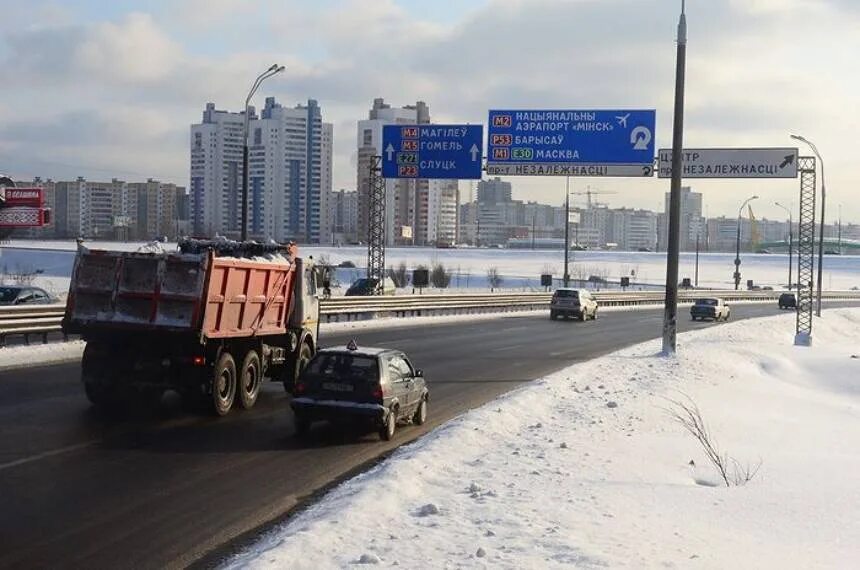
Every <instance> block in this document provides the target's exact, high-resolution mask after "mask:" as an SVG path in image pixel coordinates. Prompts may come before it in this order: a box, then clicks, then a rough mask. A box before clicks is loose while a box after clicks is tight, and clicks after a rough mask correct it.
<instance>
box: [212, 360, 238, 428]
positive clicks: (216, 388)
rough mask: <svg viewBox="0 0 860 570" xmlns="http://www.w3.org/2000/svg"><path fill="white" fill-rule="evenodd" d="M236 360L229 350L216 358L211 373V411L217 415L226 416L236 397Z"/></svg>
mask: <svg viewBox="0 0 860 570" xmlns="http://www.w3.org/2000/svg"><path fill="white" fill-rule="evenodd" d="M237 385H238V382H237V379H236V361H235V360H233V356H232V355H231V354H230V353H229V352H224V353H222V354H221V357H220V358H218V363H217V364H216V365H215V369H214V371H213V374H212V411H213V412H215V414H216V415H218V416H226V415H227V414H229V413H230V409H231V408H232V407H233V402H234V401H235V399H236V388H237Z"/></svg>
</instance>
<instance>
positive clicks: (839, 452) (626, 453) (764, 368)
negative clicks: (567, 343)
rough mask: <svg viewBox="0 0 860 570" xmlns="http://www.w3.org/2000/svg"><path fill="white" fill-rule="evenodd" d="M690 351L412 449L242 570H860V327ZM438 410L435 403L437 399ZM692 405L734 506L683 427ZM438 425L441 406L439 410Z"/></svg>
mask: <svg viewBox="0 0 860 570" xmlns="http://www.w3.org/2000/svg"><path fill="white" fill-rule="evenodd" d="M793 325H794V317H793V315H784V316H779V317H773V318H768V319H757V320H751V321H741V322H736V323H731V324H726V325H722V326H715V327H708V328H706V329H703V330H699V331H694V332H689V333H684V334H682V335H681V336H680V337H679V355H678V357H677V358H664V357H660V356H657V355H656V354H657V352H658V349H659V344H658V342H648V343H645V344H642V345H638V346H636V347H633V348H630V349H626V350H622V351H620V352H617V353H614V354H611V355H609V356H606V357H603V358H600V359H597V360H593V361H589V362H586V363H583V364H578V365H575V366H573V367H571V368H568V369H566V370H564V371H561V372H559V373H556V374H554V375H552V376H550V377H548V378H545V379H543V380H541V381H537V382H534V383H532V384H530V385H529V386H527V387H524V388H522V389H519V390H517V391H515V392H513V393H511V394H509V395H508V396H506V397H504V398H502V399H500V400H497V401H495V402H492V403H490V404H488V405H485V406H483V407H481V408H479V409H476V410H473V411H472V412H469V413H467V414H465V415H464V416H461V417H460V418H457V419H455V420H453V421H451V422H448V423H447V424H446V425H444V426H442V427H441V428H439V429H437V430H436V431H434V432H433V433H432V434H430V435H428V436H426V437H424V438H422V439H421V440H420V441H418V442H416V443H413V444H411V445H408V446H405V447H402V448H400V449H399V450H398V451H396V452H395V453H394V454H393V456H392V457H391V458H389V459H388V460H386V461H384V462H383V463H381V464H380V465H379V466H377V467H375V468H373V469H372V470H370V471H368V472H366V473H364V474H362V475H359V476H357V477H355V478H354V479H352V480H350V481H348V482H346V483H344V484H342V485H340V486H339V487H337V488H335V489H334V490H333V491H331V492H329V493H328V495H327V496H326V497H324V498H323V499H322V500H321V501H320V502H319V503H317V504H315V505H313V506H310V507H309V508H307V509H306V510H305V511H303V512H301V513H300V514H298V515H296V516H295V517H293V518H292V519H291V520H290V521H289V522H287V523H285V524H284V525H283V526H282V527H280V528H277V529H275V530H274V531H272V532H271V533H269V534H267V535H266V536H264V537H263V538H262V539H261V540H260V541H259V543H258V544H256V545H254V546H253V547H252V548H250V549H249V550H247V551H246V552H245V553H243V554H241V555H239V556H237V557H235V558H234V559H232V560H231V561H230V562H229V563H228V564H227V566H228V567H231V568H232V567H253V568H291V569H302V568H307V569H314V570H318V569H327V568H352V567H355V565H357V564H366V565H372V566H379V567H393V566H397V567H403V568H512V569H513V568H517V569H520V568H561V567H577V568H580V567H581V568H715V569H717V568H719V569H724V568H756V569H759V568H774V569H777V568H779V569H782V568H834V569H836V568H852V567H856V564H857V561H858V560H860V519H858V516H857V513H858V512H860V492H858V490H857V484H856V483H857V474H858V473H860V449H858V446H857V445H856V443H857V442H858V441H860V413H858V412H860V388H859V387H858V386H860V384H858V383H857V379H858V378H860V359H858V358H857V357H858V356H860V310H857V309H834V310H827V311H826V312H825V316H824V318H823V319H816V320H815V329H814V345H813V346H812V347H811V348H798V347H794V346H793V345H792V337H793V335H792V331H793ZM431 397H432V393H431ZM686 397H689V398H690V399H691V401H693V402H695V403H696V404H697V405H698V407H699V409H700V410H701V412H702V415H703V417H704V419H705V421H706V422H707V424H708V426H709V428H710V430H711V434H712V436H713V439H714V441H716V442H717V444H718V446H719V448H720V450H721V451H722V452H724V453H727V454H728V455H730V456H731V457H733V458H736V459H737V460H738V462H739V463H740V464H741V465H753V466H754V465H756V464H758V463H759V462H761V467H760V469H759V471H758V473H757V475H756V477H755V478H754V479H753V480H752V481H751V482H749V483H748V484H746V485H745V486H732V487H726V486H725V485H723V484H722V482H721V479H720V478H719V477H718V476H717V472H716V471H715V470H714V469H713V468H712V467H711V466H710V465H709V464H708V461H707V460H706V457H705V455H704V453H703V451H702V447H701V446H700V445H699V444H698V443H697V442H696V441H695V440H694V439H693V438H692V437H691V436H690V435H689V434H688V433H686V432H685V431H684V429H683V428H682V427H681V426H680V425H679V424H678V423H677V422H675V421H674V420H672V419H671V418H670V416H669V413H668V411H667V410H669V409H672V408H673V405H672V404H671V403H670V401H669V400H679V399H681V400H683V399H684V398H686ZM430 402H431V407H430V410H431V412H430V413H431V414H432V399H431V401H430Z"/></svg>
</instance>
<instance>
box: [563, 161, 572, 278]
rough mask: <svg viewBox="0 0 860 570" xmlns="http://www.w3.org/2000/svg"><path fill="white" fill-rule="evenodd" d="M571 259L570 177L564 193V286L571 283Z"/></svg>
mask: <svg viewBox="0 0 860 570" xmlns="http://www.w3.org/2000/svg"><path fill="white" fill-rule="evenodd" d="M568 257H570V176H568V177H567V182H566V183H565V191H564V277H563V281H564V286H565V287H567V286H568V283H569V282H570V273H568V270H567V258H568Z"/></svg>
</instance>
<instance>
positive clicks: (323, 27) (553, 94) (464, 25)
mask: <svg viewBox="0 0 860 570" xmlns="http://www.w3.org/2000/svg"><path fill="white" fill-rule="evenodd" d="M687 4H688V6H687V11H688V25H689V45H688V51H687V57H688V60H687V64H688V65H687V116H686V134H685V136H686V140H687V142H688V144H690V146H693V145H695V146H730V145H733V144H738V145H744V146H756V145H758V146H777V145H785V144H790V141H789V140H788V139H787V132H789V131H791V130H796V131H799V132H803V133H804V134H806V135H807V136H809V137H810V138H811V139H813V140H816V142H817V143H818V144H819V146H820V147H821V148H822V151H823V152H827V154H828V156H829V157H832V158H830V159H829V162H828V191H829V192H828V193H830V192H833V193H835V194H838V193H839V192H840V191H841V190H840V188H845V190H844V192H845V196H846V197H847V196H849V194H848V188H850V187H851V186H852V185H853V186H854V187H856V185H857V184H858V183H860V179H858V178H860V177H858V175H857V174H854V168H853V165H852V164H850V162H851V161H850V160H849V157H847V155H845V158H843V157H842V156H840V154H839V152H838V151H840V150H841V149H843V148H850V145H851V144H852V143H853V138H854V133H855V132H857V131H858V130H860V123H858V119H856V118H854V115H853V113H851V112H846V110H849V109H851V110H853V107H854V106H856V104H855V100H856V95H855V94H856V93H857V92H858V91H860V79H858V78H857V77H856V76H854V75H852V74H850V73H846V71H847V70H848V69H849V68H850V65H851V63H850V62H851V61H853V60H851V57H853V54H856V53H860V33H858V32H860V29H858V25H860V18H857V16H858V15H860V10H857V9H855V7H856V4H857V3H856V2H854V1H853V0H818V1H812V0H803V1H801V0H779V1H777V0H743V1H740V0H725V1H723V2H693V1H691V2H688V3H687ZM450 5H451V6H452V8H451V10H454V9H456V8H455V7H453V5H454V3H453V2H452V3H450ZM148 6H149V7H151V11H150V12H148V13H123V14H120V15H119V16H111V17H109V18H108V17H95V19H93V18H94V17H93V16H91V15H90V16H88V17H89V20H87V18H86V17H85V16H84V15H82V14H78V20H77V22H79V23H74V22H72V21H70V20H69V19H68V18H67V17H60V16H57V17H56V18H55V19H54V20H53V21H49V22H48V23H42V22H37V18H36V17H35V16H30V20H29V21H28V20H27V19H26V17H27V16H26V14H25V13H24V12H25V11H17V12H16V13H15V15H14V21H15V23H16V25H15V26H12V27H7V28H5V31H0V76H2V77H14V78H15V80H14V84H15V89H13V90H9V89H7V90H4V91H3V92H0V121H2V124H0V149H2V155H0V168H6V167H7V165H6V164H3V162H4V161H6V160H7V157H11V158H12V159H14V160H15V161H16V162H17V164H24V163H26V162H27V161H30V163H31V164H36V163H35V162H33V161H32V157H36V156H55V155H56V156H57V157H58V162H66V161H73V160H78V159H80V160H82V161H84V162H83V163H84V164H87V165H90V166H91V167H93V168H102V169H103V170H105V171H109V170H110V169H111V168H122V169H123V170H124V171H126V172H154V173H155V174H154V175H156V176H159V177H163V178H164V177H170V178H172V179H174V180H175V181H177V182H179V183H187V177H188V146H187V145H188V142H187V139H188V128H189V125H190V124H191V123H192V122H197V121H199V120H200V113H201V111H202V109H203V106H204V105H205V103H206V102H207V101H213V102H214V103H216V105H217V106H218V108H226V109H230V110H238V109H239V107H240V106H241V103H242V101H243V100H244V98H245V95H246V93H247V89H248V88H249V86H250V83H251V81H252V80H253V78H254V77H255V76H256V74H257V73H258V72H259V71H261V70H263V69H265V68H266V67H268V65H270V64H271V63H274V62H278V63H282V64H285V65H286V66H287V70H286V72H285V73H284V74H281V75H278V76H277V77H275V78H273V79H270V80H268V81H267V82H266V84H265V85H264V87H263V88H262V89H261V90H260V92H259V95H258V99H257V100H256V101H255V102H256V103H257V104H259V103H260V102H261V101H262V98H263V97H264V96H268V95H275V96H277V98H278V100H279V101H280V102H281V103H282V104H285V105H293V104H295V103H298V102H304V101H306V100H307V99H308V98H315V99H318V100H319V101H320V104H321V105H322V108H323V114H324V120H326V121H329V122H333V123H334V124H335V167H334V179H335V187H347V188H349V187H354V185H355V178H356V173H355V162H354V160H353V157H354V154H355V139H356V121H357V120H359V119H362V118H365V117H366V115H367V110H368V108H369V107H370V105H371V102H372V100H373V98H374V97H385V99H386V101H388V102H390V103H391V104H393V105H405V104H409V103H414V102H415V101H416V100H419V99H420V100H424V101H426V102H428V103H429V104H430V106H431V114H432V116H433V118H434V119H435V120H438V121H446V122H471V123H477V122H481V123H483V122H485V121H486V114H487V110H488V109H490V108H500V107H519V108H613V107H618V108H622V107H629V108H656V109H657V111H658V134H657V139H658V140H657V143H658V145H662V146H667V145H668V144H669V143H670V136H671V133H670V126H671V120H672V98H673V85H674V61H675V43H674V39H675V31H676V28H675V26H676V23H677V10H678V6H677V5H676V3H667V2H663V1H662V0H661V1H658V0H653V1H645V0H600V1H597V0H529V1H524V0H516V1H510V0H492V1H488V2H486V3H484V4H482V5H480V6H477V7H473V8H472V9H470V10H468V11H463V12H461V13H452V14H450V15H449V17H447V18H438V17H436V18H434V19H433V20H432V21H431V20H422V19H420V18H417V17H416V16H415V13H414V12H413V11H410V10H407V9H406V8H404V7H403V5H401V4H399V3H397V2H395V1H393V0H379V1H374V2H365V1H361V0H320V1H319V2H316V3H314V5H313V6H309V5H308V3H307V2H300V1H298V0H287V1H275V0H264V1H260V2H255V3H248V2H239V1H237V0H217V1H215V2H209V1H208V0H207V1H206V2H204V1H203V0H188V1H185V2H170V3H164V4H159V3H158V2H153V3H151V4H149V5H148ZM159 6H161V7H159ZM457 7H459V5H458V6H457ZM37 11H38V10H37ZM825 149H826V150H825ZM16 155H17V156H16ZM42 168H43V169H42V170H41V171H39V172H33V173H32V174H42V175H43V176H48V175H52V172H51V171H50V167H49V166H43V167H42ZM27 174H31V173H29V172H28V173H27ZM512 180H513V182H514V185H515V188H516V190H515V192H518V193H519V197H522V198H527V199H540V200H544V201H550V202H553V203H556V202H559V201H560V198H559V196H560V194H559V192H561V190H560V189H561V188H563V181H561V182H560V181H559V180H556V179H525V178H519V179H512ZM582 183H592V184H596V185H601V186H602V187H605V188H607V189H610V188H611V189H615V190H618V192H619V195H618V197H617V202H618V204H619V205H620V204H622V203H628V204H631V205H636V206H646V207H650V208H656V207H657V204H659V203H661V202H662V191H663V190H664V189H665V188H664V187H665V184H663V183H662V182H660V181H640V180H636V181H629V180H600V181H582ZM576 184H577V185H578V184H580V181H576ZM694 185H695V186H696V187H701V188H706V189H707V188H712V187H714V186H711V185H710V183H707V182H698V181H697V182H695V183H694ZM727 187H728V186H727V185H723V186H721V187H719V191H715V192H713V193H712V194H709V196H708V200H709V204H710V205H711V208H712V209H711V213H712V214H713V213H715V212H720V211H721V210H722V209H723V208H725V211H729V210H730V209H731V208H730V207H729V205H730V204H731V203H733V200H734V199H735V198H734V196H735V195H736V194H737V193H738V192H743V188H744V187H745V182H738V183H736V187H737V188H738V190H730V191H726V190H725V188H727ZM714 188H715V187H714ZM831 188H833V190H832V191H831V190H830V189H831ZM732 207H734V208H735V209H736V206H732ZM857 215H858V217H860V206H858V211H857Z"/></svg>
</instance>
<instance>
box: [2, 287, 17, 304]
mask: <svg viewBox="0 0 860 570" xmlns="http://www.w3.org/2000/svg"><path fill="white" fill-rule="evenodd" d="M18 291H20V289H15V288H13V287H0V303H11V302H12V301H14V300H15V297H17V296H18Z"/></svg>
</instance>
